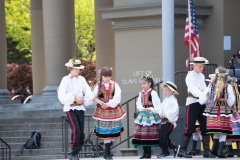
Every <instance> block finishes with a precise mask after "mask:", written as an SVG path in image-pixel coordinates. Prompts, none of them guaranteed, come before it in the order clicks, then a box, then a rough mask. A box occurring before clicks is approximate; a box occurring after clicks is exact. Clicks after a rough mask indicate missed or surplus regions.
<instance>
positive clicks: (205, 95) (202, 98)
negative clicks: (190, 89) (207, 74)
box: [198, 84, 211, 105]
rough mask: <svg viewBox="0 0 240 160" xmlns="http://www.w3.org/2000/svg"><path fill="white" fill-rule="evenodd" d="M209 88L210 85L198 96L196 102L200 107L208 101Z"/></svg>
mask: <svg viewBox="0 0 240 160" xmlns="http://www.w3.org/2000/svg"><path fill="white" fill-rule="evenodd" d="M210 88H211V84H209V85H208V87H207V88H206V89H205V90H204V91H203V94H201V95H200V96H199V100H198V102H199V103H200V104H201V105H203V104H206V103H207V101H208V100H209V94H210Z"/></svg>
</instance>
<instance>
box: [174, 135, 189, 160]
mask: <svg viewBox="0 0 240 160" xmlns="http://www.w3.org/2000/svg"><path fill="white" fill-rule="evenodd" d="M190 138H191V137H187V136H185V135H183V136H182V139H181V145H180V146H181V147H180V149H179V152H178V154H177V156H178V157H185V158H192V156H191V155H188V154H187V147H188V143H189V141H190Z"/></svg>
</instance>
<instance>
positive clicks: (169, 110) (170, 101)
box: [159, 95, 179, 128]
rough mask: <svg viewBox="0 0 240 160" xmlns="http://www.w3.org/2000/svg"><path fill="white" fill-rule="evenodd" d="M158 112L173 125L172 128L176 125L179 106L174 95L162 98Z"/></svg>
mask: <svg viewBox="0 0 240 160" xmlns="http://www.w3.org/2000/svg"><path fill="white" fill-rule="evenodd" d="M159 114H163V115H164V116H165V117H166V118H167V119H168V120H169V122H170V123H172V124H173V125H174V128H175V127H176V126H177V124H176V121H177V120H178V115H179V106H178V102H177V99H176V97H175V96H174V95H171V96H169V97H166V98H165V99H164V100H163V102H162V107H161V108H160V111H159Z"/></svg>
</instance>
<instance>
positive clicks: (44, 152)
mask: <svg viewBox="0 0 240 160" xmlns="http://www.w3.org/2000/svg"><path fill="white" fill-rule="evenodd" d="M11 152H12V155H13V156H20V155H21V150H20V148H19V149H14V150H12V151H11ZM69 152H70V150H69ZM62 153H63V149H62V148H47V149H42V148H39V149H31V153H30V149H23V152H22V156H39V155H61V154H62Z"/></svg>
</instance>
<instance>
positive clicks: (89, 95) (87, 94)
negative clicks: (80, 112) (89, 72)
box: [82, 77, 95, 106]
mask: <svg viewBox="0 0 240 160" xmlns="http://www.w3.org/2000/svg"><path fill="white" fill-rule="evenodd" d="M82 83H83V93H84V96H83V99H84V106H89V105H92V104H93V99H94V98H95V96H94V94H93V92H92V90H91V88H90V87H89V85H88V84H87V82H86V79H85V78H84V77H83V82H82Z"/></svg>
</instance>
